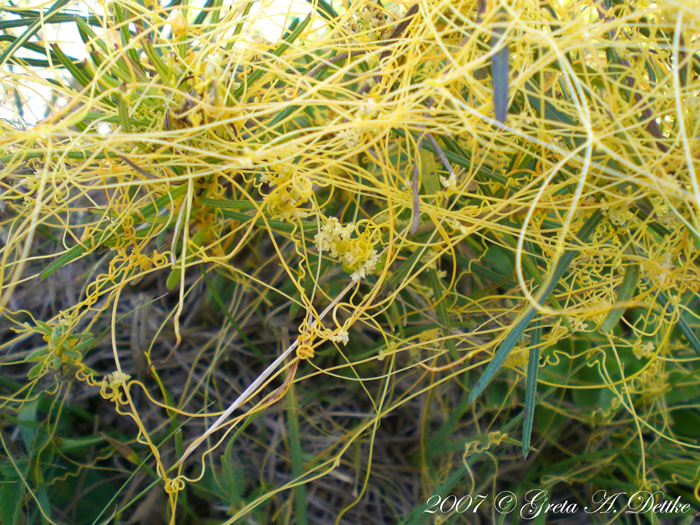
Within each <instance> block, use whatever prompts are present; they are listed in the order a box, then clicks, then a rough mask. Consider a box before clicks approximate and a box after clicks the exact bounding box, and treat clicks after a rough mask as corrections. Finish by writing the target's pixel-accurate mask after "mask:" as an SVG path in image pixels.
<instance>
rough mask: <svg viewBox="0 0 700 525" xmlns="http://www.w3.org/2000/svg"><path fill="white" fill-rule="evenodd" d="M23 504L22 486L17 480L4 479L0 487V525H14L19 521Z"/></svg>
mask: <svg viewBox="0 0 700 525" xmlns="http://www.w3.org/2000/svg"><path fill="white" fill-rule="evenodd" d="M23 503H24V484H23V483H22V482H21V481H20V480H18V479H13V480H9V479H5V480H4V481H3V483H2V484H1V485H0V523H4V524H5V525H15V524H19V523H22V522H21V521H20V511H21V510H22V505H23Z"/></svg>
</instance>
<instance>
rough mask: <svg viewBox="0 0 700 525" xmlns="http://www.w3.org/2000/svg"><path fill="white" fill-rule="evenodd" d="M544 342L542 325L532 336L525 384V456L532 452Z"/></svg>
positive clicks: (537, 327) (536, 328)
mask: <svg viewBox="0 0 700 525" xmlns="http://www.w3.org/2000/svg"><path fill="white" fill-rule="evenodd" d="M541 342H542V327H541V326H539V325H538V326H536V327H535V329H534V330H533V331H532V335H531V336H530V343H531V345H532V348H530V358H529V360H528V364H527V383H526V385H525V412H524V414H523V448H522V450H523V457H525V458H527V455H528V454H529V453H530V438H531V436H532V423H533V421H534V420H535V406H536V400H535V397H536V395H537V374H538V372H539V370H540V367H539V362H540V344H541Z"/></svg>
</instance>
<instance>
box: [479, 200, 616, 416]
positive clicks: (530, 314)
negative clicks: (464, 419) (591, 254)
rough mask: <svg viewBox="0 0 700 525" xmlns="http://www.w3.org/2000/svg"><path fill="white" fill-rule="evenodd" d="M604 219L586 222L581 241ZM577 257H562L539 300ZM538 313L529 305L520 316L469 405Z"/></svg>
mask: <svg viewBox="0 0 700 525" xmlns="http://www.w3.org/2000/svg"><path fill="white" fill-rule="evenodd" d="M602 218H603V215H602V213H601V212H600V211H596V212H595V213H594V214H593V215H592V216H591V218H590V219H588V222H586V224H585V225H584V226H583V227H582V228H581V231H580V232H579V235H578V237H579V239H580V240H581V241H584V242H585V241H586V240H587V239H588V237H589V236H590V235H591V233H593V231H594V230H595V228H596V226H598V223H599V222H600V221H601V219H602ZM575 256H576V251H574V250H568V251H566V252H565V253H564V255H562V257H561V259H559V263H558V264H557V266H556V268H555V269H554V273H553V274H552V278H551V279H550V280H549V284H547V285H546V286H545V288H544V289H540V290H538V292H537V294H536V295H535V297H536V298H537V300H541V299H544V298H545V297H547V296H548V295H549V294H550V293H551V292H552V290H553V289H554V287H555V286H556V285H557V283H558V282H559V279H561V277H562V275H564V272H565V271H566V269H567V268H568V266H569V264H571V261H572V260H573V259H574V257H575ZM545 282H547V281H545ZM536 313H537V310H536V309H535V307H534V306H532V305H529V304H528V306H527V307H526V308H525V310H524V311H523V312H522V313H521V314H520V316H519V320H518V321H517V322H516V323H515V325H514V326H513V327H512V328H511V330H510V332H509V333H508V335H507V336H506V338H505V339H504V340H503V342H502V343H501V346H500V347H499V348H498V350H497V351H496V353H495V355H494V356H493V359H492V360H491V362H490V363H489V364H488V366H487V367H486V370H484V372H483V374H482V375H481V377H480V378H479V380H478V381H477V382H476V384H475V385H474V389H473V390H472V392H471V394H469V403H473V402H474V400H475V399H476V398H477V397H479V394H481V392H483V391H484V388H486V385H488V384H489V383H490V382H491V380H492V379H493V378H494V376H495V375H496V373H497V372H498V370H499V369H500V368H501V365H502V364H503V362H504V361H505V360H506V357H507V356H508V354H509V353H510V351H511V350H512V349H513V347H514V346H515V344H516V343H517V342H518V341H519V340H520V337H522V335H523V333H524V332H525V330H526V329H527V326H528V325H529V324H530V321H532V319H533V318H534V317H535V314H536Z"/></svg>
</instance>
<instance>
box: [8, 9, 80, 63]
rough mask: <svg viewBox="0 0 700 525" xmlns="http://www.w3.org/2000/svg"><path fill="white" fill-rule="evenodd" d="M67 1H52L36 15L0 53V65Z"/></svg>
mask: <svg viewBox="0 0 700 525" xmlns="http://www.w3.org/2000/svg"><path fill="white" fill-rule="evenodd" d="M69 2H70V0H56V2H54V4H53V5H52V6H51V7H49V9H48V10H46V12H44V13H43V15H42V16H41V17H37V19H36V20H35V21H34V22H33V23H32V25H30V26H29V27H28V28H27V29H25V31H24V33H22V34H21V35H20V36H19V38H17V40H15V41H14V42H13V43H12V44H10V45H9V46H7V47H6V48H5V50H4V51H3V52H2V53H1V54H0V66H4V65H5V62H7V60H8V58H10V57H11V56H12V55H13V54H14V53H15V51H17V50H18V49H19V48H20V47H22V46H23V45H24V44H25V43H26V42H28V41H29V39H30V38H32V37H33V36H34V35H35V34H37V32H39V30H40V29H41V28H42V27H44V26H45V25H46V24H47V23H48V22H49V21H51V19H52V18H53V17H54V16H55V15H56V14H58V11H60V10H61V9H62V8H63V6H65V5H67V4H68V3H69Z"/></svg>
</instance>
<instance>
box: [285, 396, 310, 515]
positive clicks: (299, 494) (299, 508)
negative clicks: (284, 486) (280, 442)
mask: <svg viewBox="0 0 700 525" xmlns="http://www.w3.org/2000/svg"><path fill="white" fill-rule="evenodd" d="M287 421H288V423H289V453H290V456H291V458H292V476H293V477H294V478H295V479H300V478H301V477H302V476H303V475H304V462H303V458H302V450H301V438H300V435H299V410H298V406H297V398H296V393H295V391H294V383H292V384H291V385H290V386H289V392H288V393H287ZM293 490H294V510H295V518H296V523H297V524H298V525H307V524H308V523H309V518H308V516H307V513H306V505H307V503H306V487H305V486H304V484H303V483H302V484H300V485H297V486H296V487H294V489H293Z"/></svg>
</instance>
